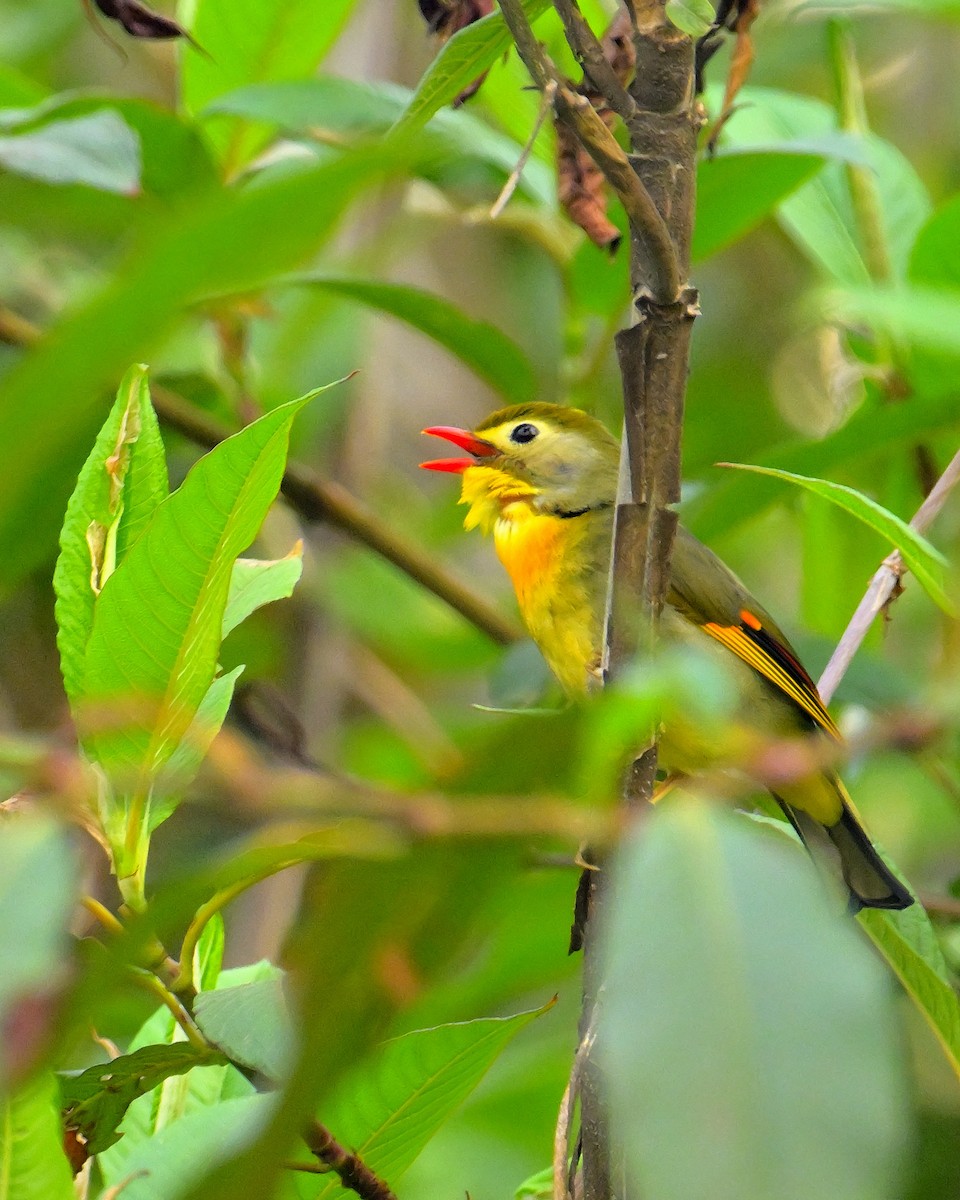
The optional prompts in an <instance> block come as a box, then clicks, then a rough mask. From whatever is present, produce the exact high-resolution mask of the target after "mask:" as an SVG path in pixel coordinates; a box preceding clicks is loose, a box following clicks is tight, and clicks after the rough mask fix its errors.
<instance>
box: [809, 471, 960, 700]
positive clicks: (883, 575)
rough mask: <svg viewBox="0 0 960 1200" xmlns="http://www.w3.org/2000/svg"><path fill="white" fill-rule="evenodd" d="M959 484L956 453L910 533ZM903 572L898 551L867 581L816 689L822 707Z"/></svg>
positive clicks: (922, 527) (924, 523)
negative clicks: (863, 592) (818, 691)
mask: <svg viewBox="0 0 960 1200" xmlns="http://www.w3.org/2000/svg"><path fill="white" fill-rule="evenodd" d="M958 482H960V450H958V451H957V453H956V454H955V455H954V456H953V458H952V459H951V460H950V463H949V465H948V466H947V469H946V470H945V471H944V472H943V474H942V475H941V476H940V478H939V479H938V480H937V482H936V483H935V484H934V486H933V488H932V489H931V491H930V494H929V495H928V496H927V498H926V499H925V500H924V502H923V503H922V504H921V505H920V507H919V508H918V509H917V511H916V513H915V514H914V516H913V519H912V520H911V522H910V527H911V529H915V530H916V531H917V533H923V532H924V531H925V530H927V529H928V528H929V527H930V525H931V524H932V523H933V520H934V518H935V517H936V516H937V515H938V514H939V512H940V510H941V509H942V508H943V506H944V505H945V504H946V502H947V497H948V496H949V495H950V492H951V491H952V490H953V488H954V487H956V485H957V483H958ZM906 572H907V567H906V565H905V564H904V561H903V558H902V556H901V554H900V551H899V550H894V552H893V553H892V554H890V555H888V556H887V557H886V558H885V559H884V560H883V562H882V564H881V565H880V569H879V570H878V571H877V573H876V574H875V575H874V577H873V578H872V579H871V580H870V584H869V586H868V588H867V590H866V592H865V594H864V597H863V599H862V600H861V601H860V603H859V604H858V605H857V607H856V610H855V611H854V614H853V616H852V617H851V618H850V623H849V624H848V625H847V628H846V629H845V630H844V631H843V637H841V639H840V641H839V642H838V643H837V648H836V650H834V652H833V655H832V656H831V658H830V661H829V662H828V663H827V665H826V667H825V668H824V671H823V674H822V675H821V676H820V682H819V683H818V684H817V687H818V688H819V690H820V695H821V697H822V699H823V702H824V704H829V703H830V700H831V699H832V698H833V694H834V692H835V691H836V690H837V687H838V686H839V684H840V680H841V679H842V678H843V677H844V675H845V674H846V672H847V668H848V667H849V666H850V663H851V662H852V661H853V656H854V655H855V654H856V653H857V651H858V650H859V649H860V646H861V644H862V642H863V639H864V638H865V637H866V636H867V633H868V632H869V630H870V626H871V625H872V624H873V622H874V618H875V617H876V616H877V614H878V613H880V612H882V611H883V610H884V609H885V608H886V607H887V605H888V604H890V602H891V601H892V600H895V599H896V595H897V588H898V587H899V586H900V580H901V579H902V578H903V576H904V575H905V574H906Z"/></svg>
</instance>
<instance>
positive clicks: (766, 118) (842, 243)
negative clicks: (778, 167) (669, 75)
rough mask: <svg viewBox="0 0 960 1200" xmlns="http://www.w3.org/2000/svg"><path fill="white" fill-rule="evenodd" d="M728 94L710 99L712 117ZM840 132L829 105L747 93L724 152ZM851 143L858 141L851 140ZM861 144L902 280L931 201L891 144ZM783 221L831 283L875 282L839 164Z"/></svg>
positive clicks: (805, 190)
mask: <svg viewBox="0 0 960 1200" xmlns="http://www.w3.org/2000/svg"><path fill="white" fill-rule="evenodd" d="M721 90H722V89H721V88H719V87H716V88H712V89H709V91H708V96H709V106H710V108H711V110H712V111H719V104H720V97H721ZM837 132H838V126H837V116H836V113H835V112H834V110H833V108H831V106H830V105H828V104H824V103H823V101H821V100H814V99H812V98H811V97H808V96H800V95H795V94H793V93H790V92H783V91H778V90H776V89H774V88H758V87H748V88H744V89H743V90H742V91H741V92H740V94H739V96H738V107H737V111H736V113H735V114H734V115H733V117H732V118H731V120H730V121H729V122H728V123H727V124H726V126H725V127H724V135H723V144H724V145H725V146H737V147H739V148H741V149H751V148H753V147H755V146H758V145H762V146H764V147H768V148H772V147H773V146H775V145H776V143H777V141H778V140H780V141H786V142H795V141H797V140H801V141H802V140H805V139H808V138H820V137H823V136H824V135H828V136H830V135H833V136H835V135H836V134H837ZM848 138H849V139H850V140H853V139H852V135H848ZM861 144H862V147H863V152H864V157H865V159H866V162H867V164H868V165H869V167H870V168H871V170H872V171H873V172H874V175H875V177H876V181H877V186H878V189H879V193H880V207H881V219H882V222H883V227H884V232H885V235H886V240H887V244H888V247H889V250H890V254H891V258H892V260H893V265H894V269H895V271H896V273H897V274H900V275H902V274H903V273H904V271H905V269H906V264H907V260H908V258H909V254H910V248H911V246H912V245H913V240H914V238H915V237H916V234H917V231H918V230H919V228H920V226H921V225H922V224H923V222H924V221H925V220H926V218H927V215H928V213H929V211H930V199H929V197H928V195H927V192H926V189H925V188H924V186H923V184H922V183H921V182H920V179H919V177H918V176H917V173H916V171H915V170H914V169H913V167H912V166H911V165H910V163H909V162H908V160H907V159H906V158H905V157H904V155H903V154H901V153H900V151H899V150H897V149H896V148H895V147H894V146H892V145H891V144H890V143H889V142H886V141H884V140H883V139H882V138H878V137H876V136H874V135H872V134H871V135H869V136H867V137H866V138H863V139H861ZM738 199H739V197H738ZM778 219H779V220H780V223H781V224H782V225H783V227H784V229H785V230H786V232H787V234H788V235H789V236H790V237H791V238H792V239H793V241H794V242H795V243H796V245H797V247H798V248H799V249H800V250H801V251H802V252H803V253H804V254H805V255H806V256H807V257H808V258H809V259H810V261H811V262H813V263H814V264H815V265H816V266H818V267H819V268H820V269H821V270H822V271H823V273H824V274H825V275H826V276H827V277H828V278H832V279H836V280H838V281H839V282H842V283H853V284H862V283H867V282H868V281H869V278H870V273H869V271H868V269H867V266H866V264H865V262H864V260H863V255H862V252H861V250H860V239H859V232H858V227H857V220H856V217H855V214H854V210H853V204H852V202H851V199H850V192H849V187H848V184H847V179H846V176H845V172H844V169H843V167H842V165H841V164H840V163H839V162H828V163H827V165H826V166H825V167H824V169H823V170H822V171H821V172H820V173H819V174H818V175H817V177H816V178H815V179H813V180H811V181H810V182H809V183H806V184H804V185H803V186H802V187H800V188H799V189H798V190H797V191H796V192H794V193H793V194H792V195H790V196H789V197H788V198H787V199H786V200H784V201H783V203H782V204H781V205H780V207H779V209H778Z"/></svg>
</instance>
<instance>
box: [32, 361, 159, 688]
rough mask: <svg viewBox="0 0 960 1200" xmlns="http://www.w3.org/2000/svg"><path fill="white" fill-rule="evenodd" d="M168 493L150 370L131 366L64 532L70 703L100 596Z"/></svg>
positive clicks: (62, 617) (61, 562)
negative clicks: (148, 381)
mask: <svg viewBox="0 0 960 1200" xmlns="http://www.w3.org/2000/svg"><path fill="white" fill-rule="evenodd" d="M168 490H169V488H168V483H167V464H166V459H165V457H164V452H163V442H162V440H161V438H160V430H159V428H158V426H157V418H156V414H155V413H154V411H153V406H152V405H151V403H150V389H149V386H148V384H147V368H146V367H144V366H135V367H131V368H130V370H129V371H128V372H127V374H126V375H125V376H124V378H123V381H122V382H121V384H120V388H119V390H118V392H117V399H116V402H115V403H114V406H113V408H112V409H111V410H110V415H109V416H108V417H107V420H106V423H105V424H104V426H103V428H102V429H101V430H100V433H99V435H98V436H97V440H96V442H95V443H94V447H93V450H91V452H90V456H89V458H88V459H87V461H86V462H85V463H84V465H83V469H82V470H81V472H80V477H79V479H78V480H77V486H76V487H75V488H74V491H73V495H72V496H71V497H70V503H69V504H68V505H67V515H66V518H65V519H64V523H63V529H62V530H61V532H60V557H59V558H58V559H57V566H56V569H55V571H54V573H53V588H54V591H55V592H56V594H57V605H56V616H57V647H58V648H59V650H60V670H61V671H62V673H63V682H64V686H65V688H66V691H67V696H68V697H69V698H70V702H71V704H76V703H77V701H78V700H79V698H80V695H81V693H82V691H83V677H84V671H85V659H86V652H87V641H88V640H89V638H90V630H91V629H92V628H93V612H94V605H95V603H96V598H97V594H98V592H99V590H100V588H101V587H102V586H103V584H104V583H105V582H106V580H107V578H108V577H109V576H110V574H112V572H113V570H114V568H115V566H116V564H117V563H118V562H120V561H121V560H122V559H123V557H124V555H125V554H126V551H127V549H128V548H129V547H130V546H131V545H132V544H133V543H134V542H135V541H136V540H137V538H138V537H139V536H140V533H141V532H142V530H143V528H144V526H145V524H146V522H147V521H148V520H149V519H150V517H151V516H152V515H153V513H154V510H155V509H156V507H157V505H158V504H159V503H160V501H161V500H163V499H164V498H165V497H166V495H167V492H168ZM94 581H95V582H96V587H94Z"/></svg>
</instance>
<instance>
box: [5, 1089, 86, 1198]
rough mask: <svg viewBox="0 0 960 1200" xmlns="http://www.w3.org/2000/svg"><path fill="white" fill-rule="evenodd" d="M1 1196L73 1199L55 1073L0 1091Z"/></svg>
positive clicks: (71, 1179)
mask: <svg viewBox="0 0 960 1200" xmlns="http://www.w3.org/2000/svg"><path fill="white" fill-rule="evenodd" d="M0 1198H2V1200H74V1191H73V1172H72V1171H71V1170H70V1164H69V1163H68V1162H67V1159H66V1156H65V1155H64V1153H63V1132H62V1129H61V1126H60V1110H59V1107H58V1104H57V1085H56V1082H55V1080H54V1078H53V1076H52V1075H38V1076H37V1077H36V1078H35V1079H32V1080H31V1081H30V1082H29V1083H27V1084H25V1085H24V1086H23V1087H21V1088H20V1090H19V1091H17V1092H15V1093H14V1094H13V1095H12V1096H4V1095H3V1094H2V1093H0Z"/></svg>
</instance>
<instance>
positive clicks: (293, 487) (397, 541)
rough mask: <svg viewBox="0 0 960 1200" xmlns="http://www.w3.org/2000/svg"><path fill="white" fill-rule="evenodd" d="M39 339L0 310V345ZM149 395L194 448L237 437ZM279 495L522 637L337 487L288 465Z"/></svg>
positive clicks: (480, 619)
mask: <svg viewBox="0 0 960 1200" xmlns="http://www.w3.org/2000/svg"><path fill="white" fill-rule="evenodd" d="M40 336H41V331H40V329H38V328H37V326H35V325H33V324H32V323H31V322H30V321H27V320H25V318H23V317H21V316H19V315H18V314H17V313H15V312H11V311H10V309H8V308H6V307H4V306H2V305H0V342H4V343H6V344H7V345H11V346H32V345H34V344H35V343H36V342H37V340H38V339H39V338H40ZM151 392H152V396H153V404H154V408H155V409H156V411H157V415H158V416H159V417H160V419H161V420H162V421H163V422H164V423H165V424H166V425H168V426H169V427H170V428H171V429H176V430H177V431H178V432H179V433H182V434H183V435H184V436H185V437H187V438H189V439H190V440H191V441H193V442H196V443H197V444H198V445H201V446H208V447H212V446H216V445H217V444H218V443H220V442H222V441H224V440H225V439H226V438H228V437H230V436H231V434H233V433H236V432H237V431H236V430H235V429H231V428H230V427H229V426H228V425H226V424H224V423H223V422H222V421H219V420H217V419H216V418H215V417H212V416H210V414H209V413H206V412H204V411H203V409H200V408H197V407H196V405H194V404H191V403H190V402H189V401H188V400H185V399H184V398H183V397H182V396H179V395H177V393H176V392H173V391H171V390H170V389H169V388H165V387H160V386H157V385H154V386H153V387H152V389H151ZM280 490H281V491H282V492H283V494H284V495H285V496H286V498H287V500H289V502H290V503H291V505H292V506H293V507H294V508H295V509H296V510H297V512H299V513H300V515H301V516H302V517H304V518H306V519H307V520H309V521H327V522H329V523H330V524H331V525H334V526H336V527H337V528H338V529H340V530H342V531H343V532H344V533H345V534H347V535H348V536H349V537H352V538H353V539H354V540H355V541H357V542H360V544H361V545H364V546H366V547H367V548H368V549H370V550H373V551H374V552H375V553H376V554H379V555H380V556H381V557H382V558H385V559H386V560H387V561H388V562H391V563H393V565H394V566H395V567H398V568H399V569H400V570H401V571H403V572H404V573H405V574H406V575H409V576H410V578H411V579H414V580H416V582H417V583H419V584H421V585H422V586H423V587H425V588H426V589H427V590H428V591H430V592H432V593H433V594H434V595H435V596H437V597H439V599H441V600H443V601H444V602H445V603H446V604H449V605H450V607H451V608H453V609H454V610H455V611H457V612H458V613H460V615H461V616H463V617H465V618H466V619H467V620H468V621H469V622H470V623H471V624H472V625H474V626H476V628H477V629H479V630H480V631H481V632H482V633H485V634H486V635H487V636H488V637H489V638H491V639H492V640H493V641H494V642H497V643H498V644H499V645H501V646H506V645H509V644H510V643H512V642H515V641H517V640H518V639H519V638H520V637H521V636H522V635H521V633H520V630H519V629H518V628H517V626H516V625H515V624H514V622H512V621H511V620H509V618H507V617H505V616H503V615H502V614H501V613H499V612H498V611H497V610H496V609H495V608H494V607H493V606H492V605H491V604H489V603H488V602H487V601H486V600H485V599H484V598H483V597H482V596H480V595H478V594H477V593H476V592H474V591H473V590H472V589H471V588H469V587H467V586H466V585H465V584H463V583H460V582H459V580H457V579H454V578H453V576H452V575H450V574H449V573H448V572H447V571H445V570H444V569H443V567H441V566H439V565H438V564H437V563H436V562H435V561H434V559H433V557H432V556H431V555H429V554H427V553H426V552H425V551H423V550H421V549H420V548H419V547H418V546H415V545H413V544H412V543H411V542H408V541H407V540H406V539H405V538H403V537H401V536H400V535H399V534H397V533H395V532H394V531H393V530H391V529H389V528H388V527H387V526H386V525H384V524H383V522H382V521H381V520H380V518H379V516H377V514H376V513H374V512H373V510H372V509H370V508H368V507H367V506H366V505H365V504H363V503H362V502H361V501H360V500H358V499H357V498H356V497H355V496H352V495H351V494H350V493H349V492H348V491H347V490H346V488H344V487H342V486H341V485H340V484H338V483H335V482H333V481H332V480H326V479H322V478H321V477H320V476H319V475H318V474H317V473H316V472H315V471H313V470H311V469H310V468H309V467H307V466H304V465H303V464H302V463H297V462H289V463H288V464H287V470H286V472H285V474H284V476H283V482H282V484H281V485H280Z"/></svg>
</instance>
